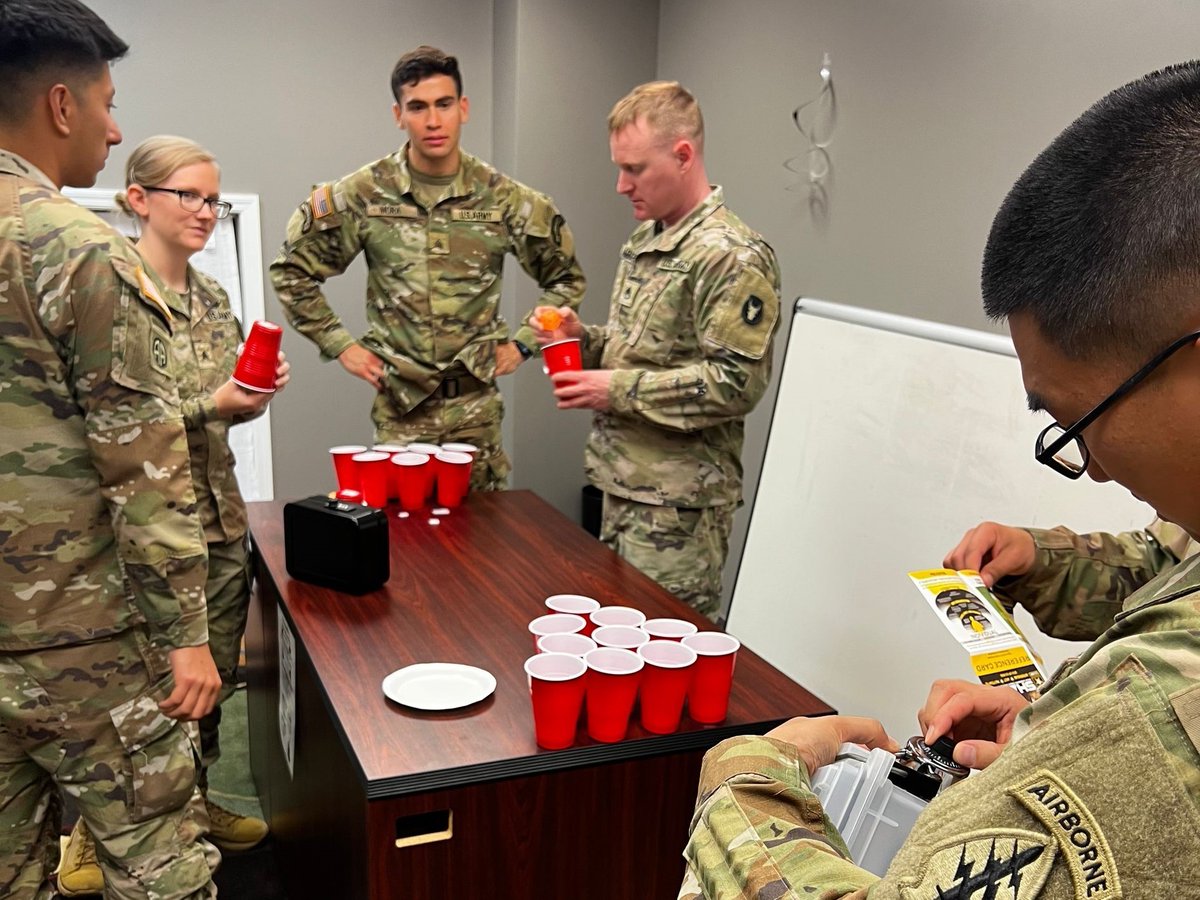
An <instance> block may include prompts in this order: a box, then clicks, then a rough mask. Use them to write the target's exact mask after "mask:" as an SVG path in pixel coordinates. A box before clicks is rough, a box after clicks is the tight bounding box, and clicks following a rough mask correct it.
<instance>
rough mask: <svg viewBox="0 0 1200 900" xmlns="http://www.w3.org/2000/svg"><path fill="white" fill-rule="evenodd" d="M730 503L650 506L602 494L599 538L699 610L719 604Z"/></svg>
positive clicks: (714, 609) (712, 611)
mask: <svg viewBox="0 0 1200 900" xmlns="http://www.w3.org/2000/svg"><path fill="white" fill-rule="evenodd" d="M733 512H734V510H733V507H732V506H709V507H705V508H702V509H687V508H683V507H677V506H650V505H649V504H646V503H637V502H635V501H633V500H625V499H624V498H622V497H615V496H613V495H612V494H605V495H604V512H603V516H602V519H601V522H600V540H602V541H604V543H605V544H607V545H608V546H609V547H611V548H612V549H613V550H615V551H617V553H619V554H620V555H621V557H622V558H623V559H625V560H626V561H628V562H630V563H633V565H635V566H637V567H638V568H639V569H641V570H642V571H643V572H645V573H646V574H647V575H649V576H650V577H651V578H653V579H654V580H655V581H657V582H658V583H659V584H661V585H662V586H663V587H664V588H666V589H667V590H668V591H670V592H671V593H672V594H674V595H675V596H676V597H678V598H679V599H680V600H683V601H684V602H685V603H687V604H688V605H689V606H691V607H692V608H693V609H695V610H696V611H697V612H699V613H703V614H704V615H706V616H708V617H709V618H710V619H715V618H716V616H717V613H718V612H719V611H720V608H721V569H722V568H723V567H724V565H725V556H726V555H727V554H728V553H729V532H730V530H731V528H732V527H733Z"/></svg>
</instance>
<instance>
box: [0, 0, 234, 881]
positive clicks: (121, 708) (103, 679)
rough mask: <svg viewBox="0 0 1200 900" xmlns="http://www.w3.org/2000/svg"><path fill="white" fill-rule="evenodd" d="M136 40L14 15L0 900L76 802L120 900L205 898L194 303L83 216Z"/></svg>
mask: <svg viewBox="0 0 1200 900" xmlns="http://www.w3.org/2000/svg"><path fill="white" fill-rule="evenodd" d="M126 49H127V48H126V45H125V44H124V43H123V42H122V41H121V40H120V39H119V38H118V37H116V35H114V34H113V33H112V32H111V31H110V30H109V28H108V27H107V26H106V25H105V24H104V23H103V22H102V21H101V20H100V19H99V18H98V17H96V16H95V14H94V13H92V12H91V11H90V10H88V9H87V8H86V7H84V6H82V5H81V4H79V3H78V2H76V0H38V2H36V3H35V2H24V0H6V2H4V3H3V4H0V84H3V85H4V91H3V92H0V207H2V208H3V209H4V210H5V214H4V215H3V216H0V384H2V385H3V392H0V407H2V408H3V409H2V412H0V417H2V418H3V421H4V427H3V428H2V429H0V460H3V463H2V467H3V472H4V477H3V478H2V479H0V547H2V552H0V584H2V585H3V586H4V587H3V590H0V895H2V896H5V897H20V898H31V897H38V898H44V897H49V896H50V894H51V886H50V874H51V872H52V870H53V869H54V866H55V864H56V862H57V859H58V853H59V850H58V845H59V837H58V836H59V831H60V829H61V801H60V796H61V795H60V793H59V792H60V791H62V792H64V793H66V794H67V795H69V796H70V797H71V798H72V799H73V800H74V801H75V802H76V804H77V805H78V806H79V809H80V812H81V815H82V816H83V818H84V820H85V821H86V822H87V825H88V827H89V828H90V830H91V831H92V832H93V833H94V834H95V836H96V838H97V841H98V844H99V849H100V857H101V859H100V861H101V865H102V866H103V867H104V870H105V876H106V879H107V882H108V887H107V893H108V896H110V897H120V898H148V897H168V896H169V897H175V898H182V897H210V896H213V895H214V894H215V889H214V888H213V886H212V882H211V873H212V870H213V869H214V868H215V867H216V864H217V861H218V856H217V853H216V850H215V849H214V848H213V847H212V846H211V845H209V844H207V843H205V842H204V841H203V840H202V839H201V836H202V834H203V833H204V831H205V829H206V826H207V822H206V816H205V814H204V807H203V805H202V804H201V803H200V802H199V795H198V793H197V792H196V790H195V783H196V748H195V726H194V725H190V724H186V722H187V720H194V719H197V718H199V717H200V716H203V715H204V714H206V713H207V712H208V711H209V710H210V709H211V708H212V705H213V702H214V701H215V699H216V696H217V692H218V689H219V687H220V679H219V677H218V675H217V672H216V669H215V667H214V666H213V662H212V657H211V656H210V655H209V651H208V648H207V640H208V634H207V629H206V626H205V598H204V583H205V578H206V575H207V565H206V559H205V554H204V544H203V540H202V535H201V531H200V522H199V519H198V517H197V515H196V509H195V503H196V499H195V494H194V492H193V490H192V483H191V477H190V471H189V465H188V447H187V437H186V433H185V431H184V426H183V421H182V419H181V417H180V407H179V395H178V390H177V388H176V383H175V374H176V365H177V361H176V360H175V357H174V353H173V350H172V333H173V330H174V329H175V327H176V322H177V321H178V319H179V317H180V316H186V310H181V309H178V308H175V307H173V305H172V304H173V297H172V295H171V294H170V292H168V291H165V290H164V289H163V288H162V286H161V285H160V284H159V283H157V282H156V281H155V279H154V278H153V277H152V276H151V275H150V274H149V273H148V272H147V271H146V270H145V268H144V267H142V266H141V264H140V260H139V259H138V257H137V254H136V253H135V252H134V251H133V249H132V248H131V247H130V246H129V244H128V243H127V242H126V241H125V239H124V238H122V237H121V236H120V235H118V234H117V233H116V232H114V231H113V230H112V229H110V228H109V227H108V226H107V225H105V224H104V223H103V222H101V221H100V220H99V219H98V218H96V217H95V216H94V215H93V214H91V213H89V212H87V211H86V210H84V209H82V208H81V207H79V206H77V205H76V204H74V203H72V202H71V201H69V200H67V199H66V198H65V197H63V195H62V194H61V193H59V188H60V187H61V186H62V185H65V184H69V185H73V186H88V185H91V184H93V183H94V182H95V178H96V174H97V173H98V172H99V170H100V169H101V168H102V167H103V165H104V160H105V157H106V156H107V154H108V148H109V146H111V145H112V144H115V143H118V142H119V141H120V139H121V133H120V131H119V129H118V128H117V126H116V123H115V122H114V121H113V119H112V116H111V112H110V109H111V105H112V98H113V93H114V92H113V86H112V79H111V75H110V73H109V68H108V61H110V60H112V59H116V58H118V57H120V56H121V55H123V53H124V52H125V50H126Z"/></svg>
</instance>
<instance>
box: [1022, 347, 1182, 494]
mask: <svg viewBox="0 0 1200 900" xmlns="http://www.w3.org/2000/svg"><path fill="white" fill-rule="evenodd" d="M1197 339H1200V331H1193V332H1192V333H1191V334H1185V335H1184V336H1183V337H1181V338H1179V339H1178V340H1177V341H1175V342H1174V343H1172V344H1171V345H1170V346H1169V347H1167V348H1166V349H1165V350H1163V351H1161V352H1160V353H1159V354H1158V355H1157V356H1155V357H1154V358H1153V359H1152V360H1150V362H1148V363H1146V364H1145V365H1144V366H1142V367H1141V368H1140V369H1138V370H1137V371H1136V372H1134V373H1133V374H1132V375H1130V376H1129V378H1128V379H1126V381H1125V382H1124V383H1123V384H1122V385H1121V386H1120V387H1118V388H1117V389H1116V390H1115V391H1113V392H1112V393H1111V394H1109V395H1108V396H1107V397H1105V398H1104V399H1103V400H1101V401H1100V402H1099V403H1097V404H1096V406H1095V407H1094V408H1093V409H1092V411H1091V412H1089V413H1088V414H1087V415H1085V416H1084V417H1083V418H1082V419H1079V420H1078V421H1077V422H1076V423H1075V424H1074V425H1072V426H1070V427H1069V428H1064V427H1063V426H1062V425H1059V424H1058V423H1057V422H1051V423H1050V424H1049V425H1047V426H1046V427H1045V428H1044V429H1043V430H1042V433H1041V434H1039V435H1038V437H1037V444H1036V445H1035V446H1034V451H1033V457H1034V459H1036V460H1037V461H1038V462H1040V463H1041V464H1042V465H1044V466H1049V467H1050V468H1051V469H1053V470H1054V471H1055V472H1058V473H1059V474H1060V475H1065V476H1067V477H1068V478H1078V477H1079V476H1080V475H1082V474H1083V473H1084V472H1085V471H1086V470H1087V467H1088V462H1089V461H1090V460H1091V454H1090V453H1089V452H1088V448H1087V444H1085V443H1084V442H1083V430H1084V429H1085V428H1087V427H1088V426H1089V425H1091V424H1092V423H1093V422H1095V421H1096V419H1098V418H1100V415H1101V414H1102V413H1103V412H1104V411H1105V410H1106V409H1108V408H1109V407H1110V406H1112V405H1113V404H1114V403H1116V402H1117V401H1118V400H1120V399H1121V398H1122V397H1124V396H1125V395H1126V394H1128V393H1129V392H1130V391H1132V390H1133V389H1134V388H1135V387H1137V386H1138V385H1139V384H1140V383H1141V382H1142V381H1143V380H1144V379H1145V378H1146V376H1147V375H1149V374H1150V373H1151V372H1153V371H1154V370H1155V369H1157V368H1158V367H1159V366H1160V365H1162V363H1163V362H1164V361H1166V359H1167V358H1168V357H1169V356H1171V354H1173V353H1174V352H1175V351H1176V350H1178V349H1179V348H1181V347H1186V346H1187V345H1188V344H1192V343H1195V341H1196V340H1197Z"/></svg>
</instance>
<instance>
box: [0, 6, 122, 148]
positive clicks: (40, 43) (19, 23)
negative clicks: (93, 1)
mask: <svg viewBox="0 0 1200 900" xmlns="http://www.w3.org/2000/svg"><path fill="white" fill-rule="evenodd" d="M128 50H129V45H128V44H126V43H125V42H124V41H123V40H121V39H120V38H119V37H117V36H116V35H115V34H114V33H113V31H112V29H111V28H109V27H108V25H107V24H105V22H104V20H103V19H101V18H100V17H99V16H98V15H96V14H95V13H94V12H92V11H91V10H90V9H88V8H87V7H86V6H84V5H83V4H82V3H80V2H79V0H0V84H3V85H4V89H3V90H2V91H0V122H4V123H7V124H17V123H19V122H23V121H24V120H25V117H26V116H27V115H28V114H29V111H30V109H31V108H32V105H33V101H34V97H35V96H36V95H37V94H38V93H39V92H40V91H41V90H42V88H43V87H46V88H49V87H50V86H51V85H52V84H56V83H58V82H65V81H67V80H70V79H72V78H74V79H76V80H77V79H79V78H80V77H84V78H87V79H88V80H90V78H91V76H92V75H93V74H94V73H95V72H96V71H98V70H99V69H100V67H101V66H105V65H107V64H108V63H110V62H112V61H113V60H115V59H120V58H121V57H122V56H124V55H125V53H126V52H127V51H128Z"/></svg>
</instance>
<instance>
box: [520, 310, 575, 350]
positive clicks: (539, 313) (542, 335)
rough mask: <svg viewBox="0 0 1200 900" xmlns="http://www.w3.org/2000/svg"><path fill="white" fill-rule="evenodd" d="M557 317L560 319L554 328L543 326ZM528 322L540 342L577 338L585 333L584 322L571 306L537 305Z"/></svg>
mask: <svg viewBox="0 0 1200 900" xmlns="http://www.w3.org/2000/svg"><path fill="white" fill-rule="evenodd" d="M555 317H557V319H558V321H557V323H556V324H555V326H554V327H553V328H544V327H542V326H543V325H544V324H545V323H547V322H552V321H554V320H555ZM527 324H528V325H529V327H530V328H532V329H533V336H534V337H535V338H536V339H537V342H538V343H539V344H548V343H550V342H551V341H561V340H563V339H564V338H577V337H580V336H581V335H582V334H583V323H582V322H580V321H579V316H578V315H576V314H575V310H573V309H571V307H569V306H559V307H554V306H536V307H534V310H533V312H532V313H531V314H530V316H529V321H528V323H527Z"/></svg>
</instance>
